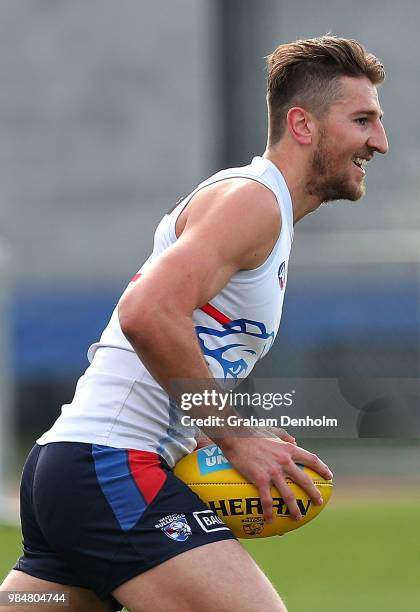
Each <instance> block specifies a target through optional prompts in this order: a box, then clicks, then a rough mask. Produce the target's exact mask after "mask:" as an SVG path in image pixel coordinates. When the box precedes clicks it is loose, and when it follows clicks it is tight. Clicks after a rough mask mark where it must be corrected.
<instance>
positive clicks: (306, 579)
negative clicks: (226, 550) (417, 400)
mask: <svg viewBox="0 0 420 612" xmlns="http://www.w3.org/2000/svg"><path fill="white" fill-rule="evenodd" d="M396 497H397V496H396ZM359 501H360V505H359V504H358V505H356V504H355V503H354V500H353V502H352V505H351V506H349V505H347V504H345V503H344V502H343V501H340V502H339V503H334V499H333V500H332V502H331V503H330V506H329V507H328V508H326V509H325V512H324V513H323V514H321V515H320V516H319V517H318V518H317V519H316V521H314V522H313V523H311V524H309V525H307V526H305V527H304V528H302V529H301V530H297V531H295V532H294V533H290V534H288V535H286V536H284V537H282V538H268V539H266V540H259V541H252V542H247V541H245V545H246V547H247V548H248V550H249V551H250V552H251V554H252V556H253V557H254V558H255V559H256V561H257V562H258V563H259V564H260V566H261V567H262V568H263V569H264V571H265V572H266V573H267V574H268V576H269V577H270V578H271V580H272V581H273V583H274V584H275V585H276V587H277V588H278V590H279V591H280V593H281V594H282V595H283V597H284V599H285V601H286V603H287V605H288V609H289V612H318V611H319V612H321V611H322V612H356V611H357V612H395V610H398V612H418V611H419V610H420V499H419V498H417V499H414V498H413V499H411V500H410V499H409V498H406V499H403V500H400V501H395V500H394V499H393V495H392V491H391V490H390V491H388V492H387V491H384V494H383V496H382V499H381V504H379V503H378V502H377V501H376V502H372V501H370V502H368V501H366V502H365V504H364V502H363V495H360V498H359ZM19 548H20V533H19V531H18V530H17V529H14V528H5V527H4V528H1V527H0V551H1V552H0V577H3V576H4V575H5V574H6V573H7V572H8V570H9V568H10V566H11V565H12V563H14V561H15V559H16V557H17V555H18V553H19ZM238 569H239V568H238ZM261 612H263V611H261ZM264 612H265V611H264Z"/></svg>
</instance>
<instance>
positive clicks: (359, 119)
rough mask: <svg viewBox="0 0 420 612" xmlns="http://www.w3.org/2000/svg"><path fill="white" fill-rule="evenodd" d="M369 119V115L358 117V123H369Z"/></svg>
mask: <svg viewBox="0 0 420 612" xmlns="http://www.w3.org/2000/svg"><path fill="white" fill-rule="evenodd" d="M368 121H369V119H368V118H367V117H359V118H358V119H356V123H358V124H359V125H367V123H368Z"/></svg>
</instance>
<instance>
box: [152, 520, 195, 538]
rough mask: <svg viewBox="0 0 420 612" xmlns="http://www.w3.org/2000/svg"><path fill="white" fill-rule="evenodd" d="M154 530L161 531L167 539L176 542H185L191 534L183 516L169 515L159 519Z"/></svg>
mask: <svg viewBox="0 0 420 612" xmlns="http://www.w3.org/2000/svg"><path fill="white" fill-rule="evenodd" d="M155 527H156V529H161V530H162V531H163V533H164V534H165V535H167V536H168V538H171V540H176V541H177V542H185V540H188V538H189V537H190V535H191V534H192V531H191V527H190V526H189V525H188V523H187V519H186V518H185V514H170V515H169V516H165V517H164V518H161V519H160V521H159V522H158V523H156V525H155Z"/></svg>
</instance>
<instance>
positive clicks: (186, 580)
mask: <svg viewBox="0 0 420 612" xmlns="http://www.w3.org/2000/svg"><path fill="white" fill-rule="evenodd" d="M113 595H114V597H115V598H116V599H118V601H120V602H121V603H123V604H124V605H125V606H126V607H127V608H128V609H129V610H130V612H156V611H157V610H159V612H197V610H200V612H214V610H217V611H218V612H232V610H235V612H286V608H285V606H284V604H283V603H282V601H281V598H280V596H279V595H278V594H277V592H276V591H275V589H274V588H273V586H272V585H271V583H270V582H269V580H268V579H267V577H266V576H265V575H264V574H263V572H262V571H261V569H260V568H259V567H258V566H257V564H256V563H255V562H254V560H253V559H252V558H251V556H250V555H249V554H248V552H247V551H246V550H245V549H244V548H243V547H242V545H241V544H239V542H237V541H236V540H228V541H220V542H214V543H212V544H207V545H204V546H201V547H199V548H194V549H192V550H189V551H187V552H184V553H182V554H180V555H178V556H177V557H173V558H172V559H169V560H168V561H166V562H164V563H162V564H160V565H158V566H157V567H154V568H153V569H151V570H149V571H147V572H145V573H143V574H141V575H139V576H136V577H135V578H132V579H131V580H129V581H127V582H126V583H124V584H122V585H121V586H120V587H118V588H117V589H115V590H114V591H113Z"/></svg>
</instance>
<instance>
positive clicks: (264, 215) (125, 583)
mask: <svg viewBox="0 0 420 612" xmlns="http://www.w3.org/2000/svg"><path fill="white" fill-rule="evenodd" d="M383 79H384V70H383V67H382V64H381V63H380V62H379V60H378V59H377V58H376V57H375V56H373V55H371V54H368V53H367V52H366V51H365V49H364V48H363V47H362V46H361V45H360V44H359V43H357V42H356V41H353V40H348V39H342V38H336V37H333V36H324V37H321V38H317V39H309V40H303V41H296V42H294V43H290V44H286V45H281V46H279V47H278V48H277V49H276V50H275V51H274V53H273V54H272V55H270V57H269V58H268V95H267V101H268V114H269V129H268V143H267V148H266V150H265V152H264V154H263V156H262V157H255V158H254V159H253V161H252V162H251V163H250V164H249V165H248V166H245V167H243V168H233V169H229V170H224V171H222V172H220V173H218V174H216V175H214V176H212V177H210V179H208V180H207V181H205V182H204V183H202V184H201V185H199V186H198V187H197V188H196V189H195V190H194V191H193V192H192V193H191V194H190V195H189V196H187V197H186V198H185V199H184V200H183V201H182V202H181V203H180V204H179V205H178V206H177V207H176V208H175V209H174V210H173V211H172V212H171V213H170V214H168V215H166V216H165V217H164V219H163V220H162V221H161V223H160V225H159V227H158V229H157V231H156V234H155V242H154V249H153V253H152V255H151V257H150V258H149V259H148V261H147V262H146V263H145V264H144V265H143V267H142V268H141V270H140V272H139V273H138V274H137V275H136V277H135V279H134V280H133V282H131V283H129V285H128V287H127V290H126V291H125V292H124V294H123V296H122V298H121V300H120V302H119V304H118V307H117V308H116V309H115V311H114V313H113V315H112V318H111V320H110V323H109V325H108V326H107V328H106V329H105V331H104V333H103V334H102V337H101V339H100V341H99V342H97V343H96V344H95V345H93V347H91V348H90V350H89V359H90V361H91V365H90V367H89V368H88V370H87V371H86V373H85V374H84V375H83V376H82V377H81V379H80V380H79V382H78V385H77V388H76V393H75V396H74V399H73V401H72V403H71V404H70V405H69V406H64V407H63V410H62V414H61V416H60V417H59V418H58V420H57V421H56V423H55V424H54V426H53V427H52V428H51V429H50V430H49V431H48V432H46V433H45V434H44V435H43V436H42V437H41V438H40V439H39V440H38V441H37V445H36V446H35V447H34V449H33V450H32V451H31V454H30V456H29V457H28V460H27V463H26V465H25V469H24V473H23V478H22V488H21V518H22V530H23V538H24V552H23V555H22V557H21V558H20V560H19V561H18V563H17V564H16V566H15V568H14V569H13V570H12V571H11V573H10V574H9V576H8V577H7V578H6V580H5V582H4V584H3V586H2V589H3V590H27V591H45V590H47V591H54V590H62V591H68V592H69V593H70V607H69V610H70V611H71V612H76V611H79V610H86V611H88V610H89V611H90V612H94V611H102V610H117V609H120V607H121V605H125V606H126V607H127V608H128V609H129V610H131V611H132V612H137V611H149V610H150V611H155V610H159V611H160V612H163V611H168V612H169V611H170V612H187V611H191V612H193V611H194V612H195V611H196V610H200V611H201V612H210V611H213V610H218V611H220V612H222V611H229V612H230V611H231V610H235V611H238V612H239V611H245V610H246V611H247V612H261V611H267V612H268V611H270V612H274V611H284V610H285V605H284V603H283V602H282V601H281V599H280V597H279V595H278V594H277V593H276V592H275V590H274V589H273V587H272V586H271V584H270V583H269V581H268V580H267V579H266V577H265V576H264V575H263V574H262V572H261V571H260V570H259V568H258V567H257V566H256V565H255V563H254V562H253V560H252V559H251V557H250V556H249V555H248V553H247V552H246V551H245V549H244V548H242V546H241V545H240V544H239V543H238V542H237V541H236V540H235V539H234V538H233V536H232V534H231V533H230V531H228V530H227V529H214V530H211V529H207V530H205V529H203V527H202V525H200V523H199V522H198V521H197V520H196V519H195V517H194V512H196V513H197V512H198V513H199V512H200V511H203V510H204V509H205V506H204V504H203V503H202V502H201V501H200V500H199V499H198V498H197V497H196V496H195V495H194V494H193V493H192V492H191V491H190V490H189V489H188V488H187V487H186V486H185V485H184V484H183V483H181V482H180V481H179V480H178V479H176V478H175V477H174V475H173V474H172V471H171V468H172V467H173V465H174V464H175V463H176V462H177V461H178V460H179V459H180V458H181V457H182V456H183V455H185V454H186V453H189V452H191V451H192V450H193V449H194V448H195V446H196V442H195V439H194V432H193V431H192V430H191V429H190V428H188V427H183V426H182V425H181V423H180V410H179V408H178V405H179V402H180V396H179V389H178V388H177V387H176V386H174V381H175V380H180V379H190V380H191V379H192V380H197V381H198V380H202V379H209V378H211V377H212V376H213V377H216V378H217V377H219V378H229V377H230V378H232V379H234V380H236V379H240V378H243V377H244V376H246V375H248V374H249V373H250V372H251V370H252V368H253V366H254V365H255V363H256V361H257V360H258V359H260V358H261V357H263V356H264V355H265V354H266V352H267V351H268V350H269V348H270V346H271V344H272V342H273V339H274V337H275V335H276V333H277V330H278V327H279V323H280V318H281V311H282V305H283V297H284V291H285V288H286V283H287V267H288V260H289V254H290V249H291V244H292V240H293V225H294V224H295V223H296V222H297V221H299V220H300V219H302V218H303V217H304V216H305V215H307V214H308V213H310V212H312V211H315V210H316V209H317V208H318V207H319V206H320V205H321V203H322V202H326V201H330V200H336V199H348V200H357V199H359V198H360V197H361V196H362V195H363V194H364V190H365V187H364V179H365V173H366V163H367V161H369V160H371V159H372V157H373V155H374V154H375V153H386V151H387V148H388V145H387V140H386V136H385V132H384V128H383V126H382V122H381V118H382V111H381V109H380V106H379V101H378V94H377V86H378V85H379V84H380V83H382V81H383ZM279 281H280V282H279ZM169 398H173V399H169ZM177 404H178V405H177ZM189 414H191V416H193V417H200V410H199V409H198V408H196V407H192V409H191V411H190V413H189ZM204 433H206V430H205V428H204ZM207 433H208V432H207ZM246 433H247V437H246V438H245V439H244V438H243V437H235V436H230V435H228V434H229V432H228V431H226V433H225V435H221V436H220V437H219V438H218V439H217V443H218V445H219V446H220V447H221V449H222V450H223V452H224V454H225V455H226V457H227V458H228V459H229V461H230V462H231V463H232V464H233V465H234V466H235V467H236V468H237V469H238V470H239V471H240V472H242V473H243V474H244V475H245V476H246V477H247V478H248V479H249V480H250V481H252V482H254V483H255V484H256V486H257V487H258V489H259V491H260V495H261V500H262V507H263V510H264V517H265V519H266V520H270V517H271V513H272V498H271V494H270V487H271V485H275V486H276V487H277V489H278V490H279V491H280V494H281V496H282V499H283V500H284V503H285V504H286V505H287V506H288V508H289V510H290V513H291V515H292V516H293V517H294V518H295V519H296V520H299V518H300V510H299V507H298V505H297V503H296V499H295V498H294V496H293V494H292V492H291V490H290V488H289V487H288V485H287V481H286V479H287V478H288V477H290V478H291V479H292V480H294V481H296V482H297V483H299V484H300V485H301V486H302V487H303V488H304V489H305V490H306V491H307V492H308V493H309V495H310V497H311V498H312V500H313V502H314V503H317V504H319V503H322V500H321V498H320V494H319V492H318V490H317V489H316V487H315V486H314V485H313V483H312V481H311V480H310V479H309V478H308V477H307V476H306V475H305V474H304V472H303V471H302V470H300V469H299V468H298V467H297V466H296V465H295V462H300V463H303V464H305V465H308V466H310V467H311V468H313V469H314V470H316V471H317V472H319V473H320V474H321V475H322V476H323V477H325V478H330V477H331V472H330V470H329V469H328V467H327V466H326V465H325V464H324V463H323V462H322V461H321V460H320V459H319V458H318V457H316V456H315V455H313V454H312V453H310V452H308V451H306V450H304V449H303V448H300V447H298V446H297V445H295V444H294V443H293V439H292V438H290V437H288V436H287V435H285V434H284V435H283V436H282V438H283V439H280V438H265V437H262V436H261V435H258V432H255V431H254V430H253V429H252V428H249V429H248V430H247V431H246ZM209 512H210V511H209ZM214 521H215V524H216V523H217V519H216V517H215V519H214ZM210 522H211V521H210ZM210 522H209V524H210ZM180 553H182V554H180ZM326 580H327V578H326ZM19 609H20V610H24V609H25V608H24V607H21V608H19ZM50 609H51V612H53V611H54V610H55V608H54V607H51V608H50ZM58 609H59V608H58V607H57V610H58ZM0 610H3V608H1V607H0ZM60 610H61V608H60Z"/></svg>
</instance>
